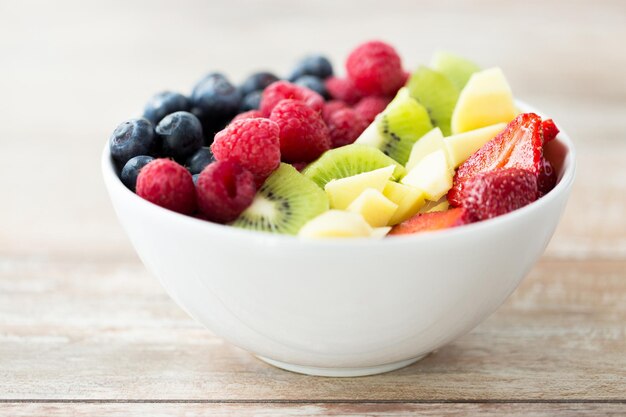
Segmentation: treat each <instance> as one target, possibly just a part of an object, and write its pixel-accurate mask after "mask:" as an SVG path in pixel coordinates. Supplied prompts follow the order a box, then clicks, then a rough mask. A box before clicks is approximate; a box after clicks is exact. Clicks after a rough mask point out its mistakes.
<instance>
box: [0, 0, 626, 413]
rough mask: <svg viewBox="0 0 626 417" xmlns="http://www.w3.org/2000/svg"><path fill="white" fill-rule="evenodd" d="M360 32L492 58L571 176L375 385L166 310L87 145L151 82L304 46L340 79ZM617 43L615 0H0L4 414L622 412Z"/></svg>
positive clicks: (286, 56) (623, 12) (245, 67)
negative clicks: (468, 311)
mask: <svg viewBox="0 0 626 417" xmlns="http://www.w3.org/2000/svg"><path fill="white" fill-rule="evenodd" d="M330 10H332V13H329V11H330ZM371 38H382V39H386V40H388V41H390V42H392V43H393V44H394V45H396V46H397V47H398V49H399V51H400V52H401V54H402V55H403V56H404V58H405V63H406V66H407V67H408V68H414V67H416V66H417V65H418V64H421V63H426V62H428V60H429V57H430V55H431V54H432V52H433V51H435V50H437V49H441V48H443V49H448V50H452V51H456V52H458V53H461V54H463V55H466V56H468V57H471V58H472V59H474V60H476V61H477V62H479V63H480V64H481V65H483V66H485V67H487V66H493V65H498V66H501V67H502V68H503V70H504V71H505V73H506V74H507V77H508V78H509V80H510V83H511V85H512V88H513V91H514V93H515V95H516V96H517V97H519V98H520V99H523V100H524V101H526V102H527V103H530V104H532V105H534V106H536V107H537V108H539V109H541V110H543V111H544V112H545V113H546V114H548V115H550V116H552V117H553V118H554V119H555V120H556V121H557V123H558V124H559V126H560V127H561V128H563V129H565V130H566V131H568V132H569V133H570V135H571V136H572V138H573V140H574V142H575V144H576V147H577V151H578V172H577V180H576V183H575V185H574V190H573V193H572V197H571V200H570V203H569V205H568V207H567V210H566V212H565V214H564V217H563V219H562V222H561V224H560V226H559V228H558V230H557V232H556V234H555V236H554V238H553V240H552V242H551V243H550V245H549V247H548V249H547V251H546V254H545V256H544V258H543V260H542V261H541V262H540V263H539V264H538V265H537V266H536V267H535V268H534V269H533V271H532V272H531V273H530V275H529V276H528V277H527V278H526V280H525V281H524V282H523V283H522V285H521V286H520V288H519V289H518V290H517V291H516V292H515V293H514V295H513V296H512V297H511V298H510V299H509V300H508V301H507V302H506V304H505V305H503V306H502V308H500V309H499V310H498V312H497V313H495V314H494V315H493V316H492V317H490V318H489V319H488V320H486V321H485V322H484V323H483V324H481V325H480V326H479V327H478V328H476V329H475V330H474V331H472V332H471V333H469V334H467V335H466V336H464V337H462V338H460V339H459V340H457V341H456V342H454V343H452V344H450V345H448V346H446V347H444V348H442V349H440V350H439V351H437V352H435V353H433V354H431V355H430V356H428V357H427V358H425V359H424V360H422V361H421V362H419V363H417V364H415V365H413V366H411V367H408V368H405V369H403V370H399V371H396V372H393V373H389V374H385V375H379V376H374V377H365V378H351V379H327V378H314V377H306V376H302V375H296V374H292V373H288V372H284V371H281V370H278V369H275V368H272V367H270V366H268V365H266V364H264V363H262V362H260V361H258V360H256V359H254V358H253V357H252V356H250V355H249V354H248V353H246V352H243V351H242V350H240V349H238V348H235V347H233V346H231V345H229V344H227V343H225V342H223V341H222V340H221V339H219V338H217V337H215V336H213V335H212V334H211V333H209V332H208V331H206V330H205V329H203V328H202V327H201V326H200V325H199V324H197V323H195V322H193V321H192V320H191V319H189V318H188V317H187V316H185V314H184V313H182V312H181V310H180V309H179V308H178V307H177V306H175V305H174V304H173V302H172V301H171V300H170V299H169V298H168V297H167V296H166V295H165V293H164V291H163V290H162V289H161V288H160V287H159V286H158V284H157V282H156V280H155V279H153V278H152V277H150V276H149V275H148V273H147V272H146V271H145V269H144V268H143V266H142V265H141V264H140V263H139V262H138V259H137V257H136V255H135V254H134V252H133V250H132V248H131V246H130V244H129V243H128V240H127V238H126V237H125V235H124V233H123V231H122V229H121V227H120V226H119V224H118V222H117V220H116V219H115V217H114V213H113V210H112V208H111V206H110V204H109V202H108V198H107V196H106V193H105V190H104V187H103V185H102V181H101V178H100V173H99V165H98V160H99V155H100V151H101V149H102V147H103V146H104V144H105V141H106V139H107V137H108V135H109V134H110V132H111V131H112V130H113V128H114V126H115V125H116V124H117V123H119V122H120V121H122V120H124V119H126V118H128V117H129V116H132V115H136V114H138V113H139V112H140V111H141V108H142V106H143V103H144V102H145V101H146V99H147V98H148V97H149V96H150V95H151V94H153V93H154V92H156V91H159V90H163V89H173V90H179V91H182V92H189V91H190V88H191V85H192V84H193V83H194V82H195V81H196V80H197V79H198V78H200V77H201V76H202V75H203V74H204V73H205V72H207V71H211V70H221V71H224V72H226V73H228V74H229V75H230V76H231V77H232V78H233V80H235V81H241V80H242V79H243V78H244V77H245V76H246V75H247V74H248V73H249V72H250V71H251V70H256V69H270V70H273V71H275V72H277V73H279V74H285V73H286V72H287V71H288V69H289V67H290V66H291V65H292V63H293V61H294V60H295V59H296V58H297V57H299V56H301V55H303V54H305V53H307V52H309V51H321V52H325V53H328V55H329V56H330V57H331V58H332V59H333V61H334V62H335V64H336V68H337V72H338V73H340V74H341V73H343V69H342V68H341V62H342V61H343V59H344V57H345V55H346V54H347V53H348V51H349V50H350V49H351V48H352V47H353V46H354V45H356V44H357V43H359V42H361V41H363V40H364V39H371ZM624 39H626V2H624V1H622V0H603V1H594V2H591V1H583V0H573V1H568V2H565V1H558V0H554V1H545V0H530V1H524V2H516V3H512V2H501V1H497V0H477V1H471V2H469V1H462V0H454V1H441V0H424V1H419V2H415V1H410V0H391V1H386V2H380V1H377V0H346V1H341V2H336V1H332V0H320V1H315V2H292V1H289V0H271V1H263V2H249V1H245V0H229V1H211V2H205V1H201V0H189V1H184V2H181V3H180V4H178V3H177V4H176V5H172V4H171V3H167V2H161V1H148V0H139V1H134V2H127V1H123V0H111V1H107V2H85V1H80V0H61V1H58V2H47V1H43V0H41V1H37V0H27V1H20V2H9V1H3V0H0V56H1V57H2V60H1V63H0V92H1V99H0V121H1V123H0V125H1V126H2V134H0V190H2V193H1V194H0V415H2V416H4V415H6V416H40V415H46V416H62V415H103V416H122V415H124V416H126V415H153V416H164V415H181V416H183V415H184V416H203V415H218V416H220V415H238V416H253V415H254V416H273V415H299V416H304V415H311V416H316V415H334V416H343V415H363V416H400V415H433V414H436V415H441V416H465V415H487V416H491V415H503V414H506V415H512V416H521V415H524V416H597V415H626V410H625V405H624V402H625V401H626V216H625V213H626V171H625V170H624V169H623V161H624V159H626V117H624V115H625V114H626V83H624V75H623V69H624V68H625V67H626V54H625V53H624V52H623V51H624V49H623V40H624ZM16 401H19V402H16ZM37 401H44V402H37ZM45 401H49V402H45ZM50 401H52V402H50ZM153 401H159V402H160V403H151V402H153ZM177 401H181V402H182V403H175V402H177ZM83 402H86V403H83ZM388 402H392V403H388Z"/></svg>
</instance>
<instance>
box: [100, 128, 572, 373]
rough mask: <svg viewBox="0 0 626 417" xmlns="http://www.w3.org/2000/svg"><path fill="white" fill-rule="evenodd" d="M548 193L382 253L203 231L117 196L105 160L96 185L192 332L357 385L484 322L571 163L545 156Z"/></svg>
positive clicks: (522, 263) (565, 183)
mask: <svg viewBox="0 0 626 417" xmlns="http://www.w3.org/2000/svg"><path fill="white" fill-rule="evenodd" d="M548 154H550V158H551V160H552V161H554V162H556V164H555V165H556V166H555V168H556V169H557V172H558V173H559V182H558V184H557V186H556V187H555V188H554V189H553V190H552V191H551V192H550V193H548V194H547V195H546V196H544V197H543V198H541V199H539V200H538V201H536V202H534V203H532V204H530V205H528V206H526V207H524V208H522V209H520V210H516V211H514V212H512V213H509V214H507V215H504V216H501V217H498V218H495V219H492V220H488V221H484V222H480V223H476V224H472V225H468V226H463V227H459V228H455V229H450V230H444V231H437V232H431V233H424V234H420V235H414V236H398V237H394V238H389V239H383V240H375V239H371V240H370V239H343V240H320V241H311V240H307V241H302V240H299V239H298V238H296V237H291V236H280V235H272V234H269V233H260V232H251V231H247V230H241V229H236V228H232V227H228V226H222V225H219V224H213V223H209V222H206V221H202V220H197V219H195V218H192V217H188V216H183V215H180V214H177V213H175V212H172V211H169V210H166V209H163V208H161V207H158V206H156V205H154V204H152V203H149V202H148V201H145V200H143V199H141V198H140V197H138V196H137V195H135V194H134V193H132V192H131V191H129V190H128V189H126V187H124V185H123V184H122V182H121V181H120V180H119V179H118V178H117V176H116V174H115V170H114V167H113V164H112V163H111V158H110V155H109V151H108V145H107V146H106V147H105V149H104V152H103V155H102V170H103V174H104V180H105V183H106V186H107V189H108V191H109V194H110V196H111V200H112V202H113V206H114V207H115V211H116V212H117V215H118V217H119V219H120V222H121V223H122V225H123V227H124V229H125V230H126V232H127V233H128V236H129V237H130V240H131V241H132V243H133V245H134V247H135V249H136V250H137V253H138V254H139V256H140V258H141V259H142V261H143V263H144V264H145V265H146V267H147V268H148V269H149V270H150V272H152V273H153V274H154V275H155V276H156V277H158V279H159V280H160V281H161V284H162V285H163V287H164V288H165V290H166V291H167V292H168V293H169V295H170V296H171V297H172V298H173V299H174V300H175V301H176V302H177V303H178V304H179V305H180V306H181V307H182V308H183V309H184V310H185V311H187V313H189V315H191V316H192V317H194V318H195V319H196V320H198V321H199V322H200V323H202V324H204V325H205V326H206V327H207V328H209V329H210V330H211V331H213V332H214V333H216V334H217V335H219V336H221V337H223V338H224V339H226V340H227V341H229V342H230V343H232V344H234V345H237V346H239V347H241V348H243V349H246V350H248V351H250V352H252V353H253V354H255V355H257V356H258V357H259V358H261V359H263V360H264V361H266V362H268V363H270V364H272V365H275V366H278V367H281V368H284V369H287V370H291V371H295V372H300V373H305V374H311V375H324V376H359V375H369V374H376V373H381V372H387V371H391V370H394V369H398V368H400V367H403V366H406V365H408V364H410V363H412V362H414V361H416V360H418V359H420V358H421V357H423V356H424V355H426V354H427V353H429V352H431V351H432V350H434V349H437V348H439V347H441V346H443V345H445V344H446V343H448V342H450V341H452V340H453V339H456V338H458V337H459V336H461V335H463V334H464V333H466V332H468V331H469V330H471V329H472V328H474V327H475V326H476V325H478V324H479V323H480V322H481V321H482V320H484V319H485V318H486V317H487V316H489V315H490V314H491V313H493V312H494V311H495V310H496V309H497V308H498V306H500V304H502V302H503V301H504V300H505V299H506V298H507V297H508V296H509V294H511V292H513V290H514V289H515V288H516V287H517V286H518V284H519V283H520V281H521V279H522V278H523V277H524V276H525V275H526V274H527V273H528V272H529V270H530V269H531V268H532V266H533V265H534V264H535V262H536V261H537V259H538V258H539V257H540V255H541V254H542V252H543V251H544V249H545V247H546V245H547V244H548V241H549V240H550V238H551V236H552V234H553V233H554V230H555V228H556V226H557V224H558V221H559V218H560V216H561V214H562V212H563V209H564V207H565V204H566V202H567V199H568V196H569V193H570V190H571V187H572V182H573V180H574V170H575V166H574V165H575V157H574V148H573V145H572V142H571V140H570V139H569V138H568V136H567V135H566V134H564V133H561V134H559V136H558V138H557V140H556V141H554V142H552V143H551V144H550V145H549V146H548Z"/></svg>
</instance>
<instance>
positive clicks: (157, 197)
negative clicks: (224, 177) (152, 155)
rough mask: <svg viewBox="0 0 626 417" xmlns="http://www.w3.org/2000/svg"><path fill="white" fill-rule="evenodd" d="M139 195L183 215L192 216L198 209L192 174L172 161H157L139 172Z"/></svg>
mask: <svg viewBox="0 0 626 417" xmlns="http://www.w3.org/2000/svg"><path fill="white" fill-rule="evenodd" d="M137 195H139V196H140V197H142V198H145V199H146V200H148V201H150V202H152V203H154V204H156V205H158V206H161V207H165V208H166V209H170V210H173V211H176V212H178V213H182V214H191V213H193V211H194V210H195V209H196V190H195V187H194V185H193V179H192V178H191V174H190V173H189V171H187V170H186V169H185V168H184V167H183V166H181V165H179V164H177V163H176V162H174V161H172V160H171V159H155V160H154V161H152V162H150V163H149V164H148V165H146V166H145V167H143V168H142V169H141V171H139V176H138V177H137Z"/></svg>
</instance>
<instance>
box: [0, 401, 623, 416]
mask: <svg viewBox="0 0 626 417" xmlns="http://www.w3.org/2000/svg"><path fill="white" fill-rule="evenodd" d="M131 413H132V414H133V415H142V416H150V417H175V416H184V417H204V416H211V417H222V416H238V417H252V416H254V417H274V416H278V415H280V416H298V417H306V416H311V417H315V416H333V417H343V416H354V415H357V416H363V417H399V416H418V417H419V416H433V415H436V416H439V417H467V416H471V415H481V416H487V417H489V416H503V415H506V416H509V417H598V416H607V417H610V416H624V415H625V414H626V405H624V404H406V403H404V404H402V403H401V404H371V403H370V404H303V405H291V404H0V415H6V416H11V417H25V416H34V415H36V416H46V417H59V416H67V415H72V416H76V417H80V416H95V415H97V416H103V417H127V416H128V415H129V414H131Z"/></svg>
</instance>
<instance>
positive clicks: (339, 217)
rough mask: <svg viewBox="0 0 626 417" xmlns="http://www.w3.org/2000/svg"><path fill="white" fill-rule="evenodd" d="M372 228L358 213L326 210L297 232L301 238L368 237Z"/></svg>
mask: <svg viewBox="0 0 626 417" xmlns="http://www.w3.org/2000/svg"><path fill="white" fill-rule="evenodd" d="M371 234H372V228H371V227H370V225H369V224H367V222H366V221H365V219H364V218H363V216H361V215H360V214H358V213H353V212H350V211H342V210H328V211H325V212H324V213H322V214H320V215H319V216H317V217H315V218H313V219H311V220H309V221H308V222H307V223H306V224H305V225H304V226H302V228H301V229H300V232H298V236H300V237H302V238H339V237H369V236H371Z"/></svg>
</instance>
